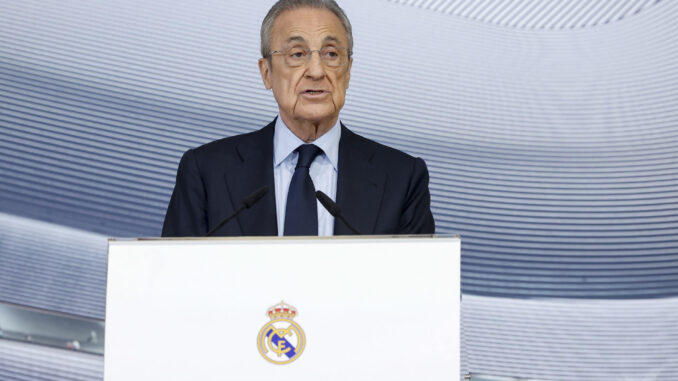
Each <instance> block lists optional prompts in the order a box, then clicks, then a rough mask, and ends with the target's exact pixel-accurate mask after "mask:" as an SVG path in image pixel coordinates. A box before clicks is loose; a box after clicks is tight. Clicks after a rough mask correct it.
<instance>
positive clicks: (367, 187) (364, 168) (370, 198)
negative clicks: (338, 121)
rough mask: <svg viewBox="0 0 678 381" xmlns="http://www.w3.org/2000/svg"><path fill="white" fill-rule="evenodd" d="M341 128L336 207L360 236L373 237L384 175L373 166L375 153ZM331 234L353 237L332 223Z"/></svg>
mask: <svg viewBox="0 0 678 381" xmlns="http://www.w3.org/2000/svg"><path fill="white" fill-rule="evenodd" d="M361 143H362V142H361V141H360V139H359V138H358V137H357V136H356V135H355V134H354V133H352V132H351V131H349V130H348V129H347V128H346V127H345V126H344V125H343V124H342V125H341V139H340V140H339V174H338V178H337V200H336V202H337V205H339V207H340V208H341V210H342V214H343V215H344V218H346V220H347V221H348V222H349V223H350V224H351V225H353V226H354V227H355V228H356V230H358V231H359V232H360V233H362V234H373V233H374V229H375V224H376V221H377V216H378V214H379V206H380V204H381V197H382V194H383V191H384V184H385V182H386V175H385V174H384V173H383V172H382V171H380V170H378V169H376V168H375V167H374V166H373V165H372V163H371V160H372V157H373V156H374V151H373V150H370V149H369V148H368V146H366V145H364V144H361ZM334 234H335V235H346V234H353V233H352V232H351V231H350V230H349V229H348V228H347V227H346V225H345V224H344V223H343V222H341V221H339V220H338V219H335V221H334Z"/></svg>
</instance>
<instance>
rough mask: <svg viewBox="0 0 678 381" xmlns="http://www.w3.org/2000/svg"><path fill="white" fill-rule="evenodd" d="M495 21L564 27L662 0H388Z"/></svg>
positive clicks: (603, 20) (615, 17)
mask: <svg viewBox="0 0 678 381" xmlns="http://www.w3.org/2000/svg"><path fill="white" fill-rule="evenodd" d="M388 1H391V2H393V3H397V4H405V5H411V6H415V7H418V8H421V9H428V10H432V11H436V12H442V13H446V14H452V15H455V16H461V17H465V18H468V19H471V20H477V21H483V22H489V23H493V24H498V25H505V26H513V27H521V28H539V29H563V28H581V27H590V26H597V25H601V24H607V23H609V22H613V21H619V20H623V19H624V18H627V17H631V16H633V15H635V14H637V13H639V12H641V11H642V10H644V9H645V8H647V7H649V6H652V5H654V4H656V3H658V2H660V1H661V0H597V1H587V0H559V1H539V0H475V1H468V0H388Z"/></svg>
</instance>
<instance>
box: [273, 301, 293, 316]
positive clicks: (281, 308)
mask: <svg viewBox="0 0 678 381" xmlns="http://www.w3.org/2000/svg"><path fill="white" fill-rule="evenodd" d="M296 315H297V309H296V308H294V307H293V306H291V305H289V304H287V303H285V302H283V301H281V302H280V303H278V304H276V305H274V306H272V307H269V309H268V317H269V318H270V319H271V320H274V319H293V318H294V317H295V316H296Z"/></svg>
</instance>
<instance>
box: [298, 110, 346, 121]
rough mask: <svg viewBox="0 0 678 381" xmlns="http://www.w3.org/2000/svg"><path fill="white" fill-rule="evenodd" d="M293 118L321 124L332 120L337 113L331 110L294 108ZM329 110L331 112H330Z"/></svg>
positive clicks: (335, 117)
mask: <svg viewBox="0 0 678 381" xmlns="http://www.w3.org/2000/svg"><path fill="white" fill-rule="evenodd" d="M296 111H297V112H296V115H295V119H296V120H298V121H300V122H305V123H313V124H323V123H328V122H333V121H335V120H336V119H337V117H338V116H339V114H338V113H337V112H335V110H334V109H332V110H327V109H325V110H296ZM330 111H331V112H330Z"/></svg>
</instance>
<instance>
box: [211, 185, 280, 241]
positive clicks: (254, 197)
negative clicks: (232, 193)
mask: <svg viewBox="0 0 678 381" xmlns="http://www.w3.org/2000/svg"><path fill="white" fill-rule="evenodd" d="M266 193H268V185H264V186H263V187H261V188H259V189H257V190H255V191H254V192H252V193H251V194H250V195H249V196H247V197H245V198H244V199H243V200H242V205H240V207H239V208H238V209H236V211H235V212H233V214H231V215H230V216H228V217H226V219H225V220H223V221H221V223H220V224H219V225H217V226H216V227H215V228H214V229H212V230H210V231H209V232H208V233H207V234H205V237H211V236H212V235H213V234H214V233H216V232H217V230H219V229H220V228H221V227H222V226H224V225H226V224H227V223H228V221H230V220H232V219H234V218H235V217H237V216H238V214H240V212H242V211H243V210H245V209H249V208H251V207H252V205H254V204H256V203H257V202H258V201H259V200H261V199H262V198H263V197H264V196H265V195H266Z"/></svg>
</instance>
